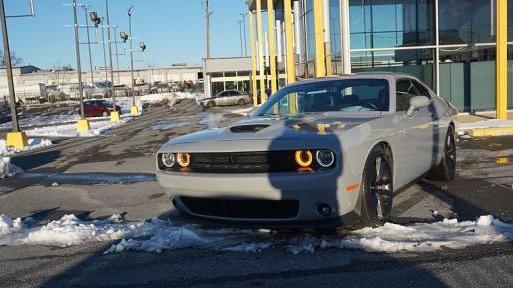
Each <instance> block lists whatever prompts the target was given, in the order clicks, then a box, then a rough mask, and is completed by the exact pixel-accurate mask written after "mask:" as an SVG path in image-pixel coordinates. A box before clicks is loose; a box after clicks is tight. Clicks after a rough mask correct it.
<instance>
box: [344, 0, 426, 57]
mask: <svg viewBox="0 0 513 288" xmlns="http://www.w3.org/2000/svg"><path fill="white" fill-rule="evenodd" d="M349 5H350V6H349V15H350V19H349V23H350V24H349V25H350V31H351V48H352V49H371V48H390V47H405V46H424V45H433V44H434V39H435V37H434V27H435V25H434V15H433V12H434V11H433V7H434V0H350V1H349Z"/></svg>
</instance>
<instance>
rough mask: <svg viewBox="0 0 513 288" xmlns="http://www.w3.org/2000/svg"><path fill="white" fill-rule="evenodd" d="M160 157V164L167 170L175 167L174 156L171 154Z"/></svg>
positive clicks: (163, 154)
mask: <svg viewBox="0 0 513 288" xmlns="http://www.w3.org/2000/svg"><path fill="white" fill-rule="evenodd" d="M160 157H161V158H160V159H161V160H162V164H163V165H164V166H166V167H167V168H172V167H173V166H174V165H175V155H174V154H173V153H162V155H161V156H160Z"/></svg>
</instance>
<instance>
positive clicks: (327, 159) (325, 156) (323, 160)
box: [315, 150, 335, 168]
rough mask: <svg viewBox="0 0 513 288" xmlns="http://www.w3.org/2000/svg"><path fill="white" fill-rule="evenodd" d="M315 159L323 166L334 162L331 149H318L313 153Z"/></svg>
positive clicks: (329, 165) (326, 166) (325, 166)
mask: <svg viewBox="0 0 513 288" xmlns="http://www.w3.org/2000/svg"><path fill="white" fill-rule="evenodd" d="M315 161H317V164H319V165H320V166H321V167H323V168H328V167H331V165H333V163H335V153H333V151H331V150H318V151H317V152H316V153H315Z"/></svg>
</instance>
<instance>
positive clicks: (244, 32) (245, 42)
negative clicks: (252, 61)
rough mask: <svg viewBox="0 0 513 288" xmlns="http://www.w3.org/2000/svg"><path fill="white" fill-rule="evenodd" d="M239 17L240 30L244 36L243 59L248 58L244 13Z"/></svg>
mask: <svg viewBox="0 0 513 288" xmlns="http://www.w3.org/2000/svg"><path fill="white" fill-rule="evenodd" d="M240 16H242V28H243V35H244V57H248V43H247V41H246V13H243V12H241V13H240Z"/></svg>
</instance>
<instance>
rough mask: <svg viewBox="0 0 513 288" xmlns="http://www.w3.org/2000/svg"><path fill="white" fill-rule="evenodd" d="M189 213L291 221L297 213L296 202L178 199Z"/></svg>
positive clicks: (297, 206)
mask: <svg viewBox="0 0 513 288" xmlns="http://www.w3.org/2000/svg"><path fill="white" fill-rule="evenodd" d="M180 200H181V201H182V203H183V204H184V205H185V208H187V209H188V210H189V211H190V212H191V213H193V214H197V215H202V216H212V217H222V218H241V219H291V218H294V217H296V216H297V214H298V212H299V201H297V200H227V199H211V198H195V197H180Z"/></svg>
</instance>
